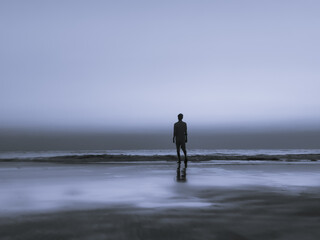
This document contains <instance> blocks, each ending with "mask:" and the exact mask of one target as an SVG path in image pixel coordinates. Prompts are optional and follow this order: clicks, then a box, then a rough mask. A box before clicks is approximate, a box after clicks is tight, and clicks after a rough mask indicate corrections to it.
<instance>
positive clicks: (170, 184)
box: [0, 161, 320, 215]
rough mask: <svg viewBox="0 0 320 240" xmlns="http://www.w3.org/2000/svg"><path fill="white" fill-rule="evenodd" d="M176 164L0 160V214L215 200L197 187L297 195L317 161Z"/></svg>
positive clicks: (311, 182) (314, 175)
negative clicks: (258, 190) (180, 165)
mask: <svg viewBox="0 0 320 240" xmlns="http://www.w3.org/2000/svg"><path fill="white" fill-rule="evenodd" d="M176 167H177V166H176V164H175V163H168V162H130V163H128V162H123V163H103V164H101V163H100V164H72V165H67V164H52V163H26V162H24V163H23V162H21V163H18V162H16V163H10V162H8V163H0V214H1V215H8V214H9V215H10V214H17V213H18V214H19V213H26V212H48V211H57V210H66V209H67V210H68V209H94V208H100V207H104V206H112V205H117V206H119V205H128V204H129V205H133V206H136V207H140V208H177V207H207V206H214V205H215V203H213V202H212V201H207V200H206V199H205V198H203V197H199V195H198V194H197V192H198V191H199V189H202V188H205V189H216V188H223V189H228V188H229V189H231V190H235V189H242V188H263V187H268V188H272V189H273V190H274V191H279V192H282V193H286V194H298V193H299V192H302V191H303V192H306V191H309V189H312V187H318V186H320V175H319V174H318V173H319V171H320V163H318V162H305V163H303V162H299V163H294V162H292V163H288V162H276V163H275V162H267V161H260V162H254V163H252V162H244V161H243V162H239V161H234V162H230V161H229V162H228V164H225V163H223V162H221V161H212V162H204V163H189V167H188V169H187V171H186V176H183V175H184V173H183V172H181V171H179V174H178V175H177V169H176ZM182 167H183V166H182ZM180 170H182V169H180ZM310 191H311V190H310ZM219 207H221V206H219Z"/></svg>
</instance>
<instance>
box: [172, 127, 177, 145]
mask: <svg viewBox="0 0 320 240" xmlns="http://www.w3.org/2000/svg"><path fill="white" fill-rule="evenodd" d="M175 138H176V126H175V125H174V126H173V139H172V142H173V143H174V140H175Z"/></svg>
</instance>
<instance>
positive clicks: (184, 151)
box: [181, 143, 188, 167]
mask: <svg viewBox="0 0 320 240" xmlns="http://www.w3.org/2000/svg"><path fill="white" fill-rule="evenodd" d="M181 148H182V151H183V154H184V166H185V167H187V165H188V158H187V150H186V144H185V143H183V144H181Z"/></svg>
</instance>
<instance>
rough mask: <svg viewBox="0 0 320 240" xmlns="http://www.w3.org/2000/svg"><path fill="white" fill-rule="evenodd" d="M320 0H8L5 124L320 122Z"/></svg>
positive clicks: (4, 11) (1, 93) (1, 10)
mask: <svg viewBox="0 0 320 240" xmlns="http://www.w3.org/2000/svg"><path fill="white" fill-rule="evenodd" d="M319 12H320V2H319V1H310V0H300V1H295V0H291V1H289V0H288V1H283V0H274V1H272V0H268V1H238V0H237V1H231V0H230V1H188V0H187V1H186V0H183V1H172V0H171V1H163V0H161V1H78V0H77V1H53V0H52V1H32V0H29V1H14V0H10V1H5V0H2V1H1V2H0V30H1V39H0V52H1V54H0V66H1V71H0V79H1V83H0V84H1V87H0V124H1V125H2V126H3V127H9V126H11V127H24V126H26V127H30V126H31V127H34V126H41V127H83V128H86V127H88V128H89V127H90V128H100V127H102V128H105V129H108V128H116V127H118V126H122V127H123V126H126V127H129V128H130V127H143V126H159V127H163V126H167V125H168V126H169V125H170V126H171V124H172V122H174V121H175V120H176V115H177V114H178V113H179V112H183V113H184V114H185V118H186V120H188V122H189V123H191V124H193V126H198V127H199V126H204V125H211V126H226V127H228V126H239V127H241V126H242V127H243V126H253V125H257V126H259V125H262V126H268V125H270V126H276V125H279V126H280V125H281V126H283V125H284V126H298V125H299V126H302V127H309V126H310V125H312V126H314V127H319V120H320V111H319V109H320V95H319V89H320V68H319V66H320V46H319V42H320V31H319V26H320V14H319Z"/></svg>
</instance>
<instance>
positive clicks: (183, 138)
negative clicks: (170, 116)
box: [173, 113, 188, 168]
mask: <svg viewBox="0 0 320 240" xmlns="http://www.w3.org/2000/svg"><path fill="white" fill-rule="evenodd" d="M182 119H183V114H182V113H180V114H179V115H178V120H179V121H178V122H176V123H175V124H174V128H173V142H175V143H176V147H177V155H178V168H180V164H181V158H180V148H182V151H183V153H184V166H185V168H187V164H188V159H187V150H186V142H187V141H188V134H187V124H186V123H185V122H183V121H182Z"/></svg>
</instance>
